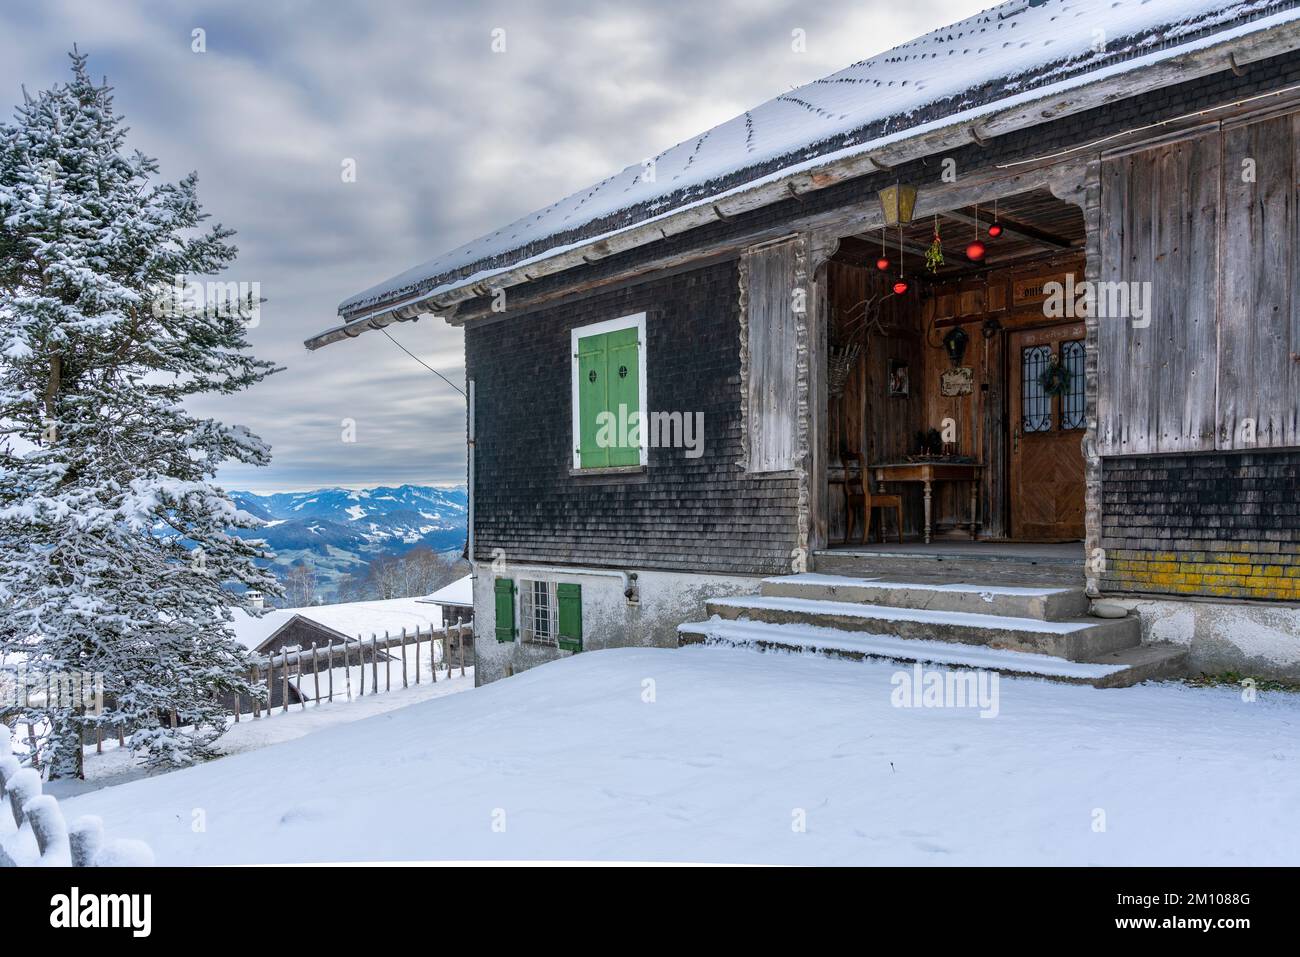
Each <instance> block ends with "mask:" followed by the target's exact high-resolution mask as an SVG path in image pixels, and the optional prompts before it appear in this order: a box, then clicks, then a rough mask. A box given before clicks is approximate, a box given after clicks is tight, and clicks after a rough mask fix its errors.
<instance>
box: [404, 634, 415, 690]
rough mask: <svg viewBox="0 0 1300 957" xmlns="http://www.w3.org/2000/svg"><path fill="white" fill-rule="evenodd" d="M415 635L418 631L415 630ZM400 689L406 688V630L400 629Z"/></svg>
mask: <svg viewBox="0 0 1300 957" xmlns="http://www.w3.org/2000/svg"><path fill="white" fill-rule="evenodd" d="M416 631H417V633H418V632H419V629H416ZM402 687H403V688H405V687H406V629H405V628H403V629H402Z"/></svg>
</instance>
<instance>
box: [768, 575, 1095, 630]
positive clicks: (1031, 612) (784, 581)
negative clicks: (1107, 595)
mask: <svg viewBox="0 0 1300 957" xmlns="http://www.w3.org/2000/svg"><path fill="white" fill-rule="evenodd" d="M762 594H763V595H764V596H767V597H771V598H808V599H814V600H822V601H845V602H856V603H859V604H865V605H887V606H889V607H892V608H912V609H917V610H922V611H957V612H969V613H971V614H976V615H1003V616H1009V617H1015V618H1034V619H1037V620H1039V621H1065V620H1067V619H1071V618H1079V617H1082V616H1083V615H1086V614H1087V613H1088V604H1089V603H1088V596H1087V593H1086V592H1085V591H1084V590H1083V588H1082V587H1079V588H1064V587H1034V586H1028V587H1027V586H1023V585H1020V586H1017V585H998V584H986V583H968V582H955V583H947V582H925V581H915V582H907V581H897V580H891V579H883V578H851V577H848V576H843V575H822V574H814V573H811V572H810V573H808V574H803V575H783V576H780V577H777V578H765V579H763V583H762Z"/></svg>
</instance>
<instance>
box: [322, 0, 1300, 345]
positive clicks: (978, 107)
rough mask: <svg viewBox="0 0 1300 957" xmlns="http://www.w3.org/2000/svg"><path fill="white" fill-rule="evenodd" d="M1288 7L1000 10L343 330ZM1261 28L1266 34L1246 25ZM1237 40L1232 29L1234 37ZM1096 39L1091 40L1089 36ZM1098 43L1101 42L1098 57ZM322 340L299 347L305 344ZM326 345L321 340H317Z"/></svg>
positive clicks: (1008, 6)
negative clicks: (777, 178) (392, 309)
mask: <svg viewBox="0 0 1300 957" xmlns="http://www.w3.org/2000/svg"><path fill="white" fill-rule="evenodd" d="M1296 5H1297V0H1008V2H1005V3H1001V4H998V5H997V6H995V7H991V8H989V9H988V10H985V11H983V12H982V13H979V14H976V15H975V16H973V17H969V18H967V19H965V20H962V21H960V22H958V23H954V24H952V25H950V26H946V27H942V28H941V29H938V30H934V31H932V32H930V33H927V34H925V35H924V36H921V37H918V38H917V39H915V40H911V41H909V42H908V43H904V44H902V45H901V46H897V47H894V48H893V49H891V50H888V51H886V52H884V53H881V54H878V55H876V56H873V57H871V58H869V59H866V60H862V61H859V62H858V63H855V64H853V65H852V66H849V67H846V68H845V69H843V70H841V71H839V72H838V73H834V74H831V75H830V76H827V77H823V78H822V79H820V80H816V81H814V82H812V83H809V84H807V85H805V86H802V87H799V88H798V89H795V90H791V91H790V92H787V93H782V94H781V95H780V96H777V97H774V98H773V99H771V100H768V101H767V102H766V103H763V104H761V105H760V106H756V107H754V108H753V109H751V110H747V111H745V112H744V113H742V114H741V115H740V116H737V117H735V118H733V119H731V120H728V121H727V122H725V123H723V124H721V125H719V126H715V127H714V128H712V129H710V130H707V131H706V132H704V133H701V134H700V135H698V136H695V137H692V138H691V139H688V140H686V141H684V142H682V143H679V144H677V145H676V146H674V147H672V148H670V149H668V150H665V151H664V152H662V153H660V154H659V155H658V156H656V157H654V158H653V159H654V163H653V173H654V175H653V177H651V176H648V175H647V164H646V163H644V162H643V161H641V160H640V159H638V160H637V161H636V162H634V163H633V164H632V165H630V166H628V167H627V168H625V169H623V170H622V171H621V172H618V173H615V174H614V175H612V176H610V177H608V178H606V179H604V180H602V181H601V182H599V183H596V184H595V185H593V186H590V187H588V188H586V189H583V190H580V191H578V192H576V193H574V194H572V195H571V196H568V197H566V198H564V199H562V200H560V201H559V202H556V203H553V204H552V205H550V206H548V207H546V208H545V209H541V210H538V211H536V212H533V213H530V214H529V215H527V216H525V217H523V218H522V219H518V220H516V221H515V222H513V223H511V224H510V225H508V226H505V227H503V228H501V229H498V230H496V231H495V232H493V233H489V234H488V235H486V236H483V237H481V238H479V239H476V240H474V241H473V242H471V243H467V244H466V245H464V246H461V247H460V248H458V249H454V250H452V251H451V252H449V253H447V254H445V255H442V256H439V257H437V258H434V259H431V260H429V261H428V262H425V263H423V264H421V265H419V266H416V267H415V268H413V269H409V270H407V271H406V272H403V273H400V274H399V275H397V276H394V277H393V278H391V279H389V280H387V281H385V282H382V283H379V284H378V285H375V286H372V287H371V288H369V289H367V290H365V291H364V292H361V293H359V294H357V295H355V296H352V297H351V298H349V299H347V300H345V301H344V302H343V303H342V304H341V305H340V306H339V313H340V314H341V315H343V316H344V318H345V319H347V320H351V319H353V318H357V317H361V316H365V315H367V314H369V313H370V312H372V311H373V310H375V309H380V308H387V307H389V306H394V305H399V304H405V303H408V302H411V301H413V300H416V299H422V298H425V297H433V296H437V295H440V294H444V293H447V292H450V291H452V290H456V289H460V288H462V287H466V286H470V285H474V284H478V283H483V282H487V281H489V280H490V279H491V278H492V276H494V275H496V274H499V273H501V272H504V271H505V270H507V269H511V268H513V267H516V266H519V265H520V264H523V263H531V262H534V261H537V260H540V259H543V258H546V257H548V256H551V255H554V254H557V253H559V252H562V251H565V250H568V249H572V248H574V247H577V246H582V245H584V244H586V243H587V242H589V241H592V240H594V239H597V238H603V237H608V236H610V235H612V234H615V233H617V232H620V231H622V230H626V229H629V228H631V227H633V226H636V225H639V224H643V223H645V222H647V221H650V220H653V219H656V218H658V217H662V216H664V215H666V214H668V213H672V212H675V211H679V210H681V209H683V208H686V207H691V206H696V205H698V204H701V203H708V202H711V201H713V202H716V201H718V200H719V199H721V198H722V197H724V196H726V195H727V194H729V193H734V192H736V191H737V190H739V189H742V188H748V187H752V186H754V185H756V184H758V183H760V182H762V181H764V180H766V179H769V178H771V177H773V176H774V175H776V174H787V173H789V172H790V171H791V170H794V169H798V168H800V167H810V166H813V165H817V164H818V163H824V162H826V161H827V160H828V158H830V157H832V156H833V157H837V158H838V157H841V156H843V155H845V154H856V153H865V152H867V151H870V150H873V149H877V148H879V147H880V146H881V145H882V144H886V143H889V142H891V141H893V140H896V139H900V138H902V137H904V136H907V135H911V134H914V133H915V132H916V131H917V130H918V129H919V128H921V127H933V126H935V125H936V124H937V125H939V126H942V125H946V124H949V123H955V122H958V121H959V120H964V119H968V118H971V117H973V116H978V115H980V114H982V113H986V112H991V111H992V109H993V108H994V106H993V105H994V104H996V105H997V106H999V107H1000V106H1004V105H1006V104H1007V103H1008V102H1009V101H1014V100H1015V99H1016V98H1019V97H1023V96H1026V95H1028V94H1030V93H1032V92H1035V91H1037V92H1039V93H1043V92H1048V91H1055V90H1057V89H1066V88H1070V87H1072V86H1075V85H1078V84H1079V83H1082V82H1090V81H1091V80H1092V79H1094V78H1097V77H1100V76H1102V75H1110V74H1114V73H1118V72H1126V71H1128V70H1129V69H1132V68H1134V67H1136V66H1137V65H1138V64H1139V63H1147V62H1153V61H1155V60H1160V59H1165V58H1169V57H1172V56H1175V55H1177V54H1178V53H1179V52H1182V51H1184V50H1186V49H1187V48H1189V47H1192V46H1203V45H1205V43H1206V42H1207V38H1213V39H1214V40H1216V41H1217V40H1219V39H1222V38H1223V37H1224V36H1226V35H1227V34H1228V33H1229V32H1230V31H1232V30H1234V29H1236V28H1243V27H1242V25H1243V24H1249V25H1250V28H1251V29H1252V30H1254V29H1263V28H1264V27H1266V26H1272V25H1274V23H1276V24H1279V25H1280V24H1282V23H1286V22H1290V21H1292V20H1294V19H1296V18H1297V16H1300V14H1296V13H1294V12H1287V11H1292V9H1293V8H1294V7H1296ZM1263 18H1269V19H1270V22H1269V23H1268V24H1262V23H1258V22H1257V21H1260V20H1261V19H1263ZM1243 29H1244V28H1243ZM1099 31H1104V32H1102V33H1100V34H1099ZM1099 39H1100V40H1102V41H1104V42H1103V43H1101V44H1100V49H1098V46H1099V42H1098V41H1099ZM326 335H327V334H326V333H322V334H321V336H320V337H317V339H316V340H310V341H309V345H312V346H313V347H314V345H316V344H319V340H322V339H324V337H325V336H326ZM325 341H329V340H327V339H326V340H325Z"/></svg>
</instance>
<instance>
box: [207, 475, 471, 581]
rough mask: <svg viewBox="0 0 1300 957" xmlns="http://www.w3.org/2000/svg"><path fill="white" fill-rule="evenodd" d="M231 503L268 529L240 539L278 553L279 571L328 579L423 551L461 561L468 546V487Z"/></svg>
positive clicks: (324, 491) (246, 498) (383, 489)
mask: <svg viewBox="0 0 1300 957" xmlns="http://www.w3.org/2000/svg"><path fill="white" fill-rule="evenodd" d="M230 497H231V498H232V499H233V500H234V502H235V504H236V505H238V506H239V507H240V508H242V509H243V510H244V511H246V512H248V513H249V514H251V515H254V516H256V517H257V518H260V519H262V520H263V521H265V522H266V524H265V525H263V526H262V527H261V528H257V529H249V530H247V531H241V532H240V533H239V534H240V535H241V536H242V537H244V538H261V539H265V540H266V543H267V545H269V546H270V548H271V549H272V551H274V552H275V553H276V559H275V565H276V566H277V567H278V568H280V569H284V568H287V567H288V566H289V565H291V564H293V563H294V562H295V561H297V560H299V559H301V560H302V561H304V562H306V563H307V564H309V565H312V566H313V567H314V568H315V569H316V572H317V575H318V576H323V577H325V578H327V579H329V578H336V577H337V576H341V575H344V574H346V573H348V572H351V571H357V570H360V569H363V568H364V567H365V566H366V565H367V564H368V563H369V562H370V561H371V560H373V559H374V558H377V557H379V556H381V555H400V554H401V553H402V552H405V551H408V550H409V549H411V548H414V547H415V546H417V545H427V546H428V547H430V548H432V549H433V550H434V551H437V552H446V551H455V552H458V553H459V552H460V550H461V548H462V547H463V546H464V544H465V523H466V508H467V500H466V494H465V487H464V486H454V487H449V488H445V487H439V486H432V485H399V486H398V487H396V488H389V487H387V486H380V487H378V488H370V489H345V488H320V489H313V490H311V491H309V492H277V493H275V494H269V495H260V494H258V493H255V492H231V493H230Z"/></svg>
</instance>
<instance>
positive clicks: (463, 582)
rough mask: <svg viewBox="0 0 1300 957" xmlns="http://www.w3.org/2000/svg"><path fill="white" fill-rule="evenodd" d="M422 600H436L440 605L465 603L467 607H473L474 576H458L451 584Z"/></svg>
mask: <svg viewBox="0 0 1300 957" xmlns="http://www.w3.org/2000/svg"><path fill="white" fill-rule="evenodd" d="M420 600H421V601H431V602H436V603H437V604H439V605H463V606H464V607H466V608H472V607H473V605H474V576H473V575H466V576H465V577H464V578H458V579H456V580H455V581H454V582H452V583H451V584H450V585H444V586H443V587H442V588H439V589H438V590H437V591H436V592H434V593H433V594H432V595H429V596H428V597H427V598H422V599H420Z"/></svg>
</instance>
